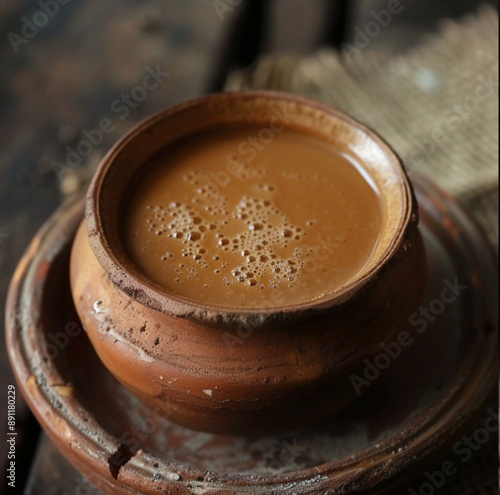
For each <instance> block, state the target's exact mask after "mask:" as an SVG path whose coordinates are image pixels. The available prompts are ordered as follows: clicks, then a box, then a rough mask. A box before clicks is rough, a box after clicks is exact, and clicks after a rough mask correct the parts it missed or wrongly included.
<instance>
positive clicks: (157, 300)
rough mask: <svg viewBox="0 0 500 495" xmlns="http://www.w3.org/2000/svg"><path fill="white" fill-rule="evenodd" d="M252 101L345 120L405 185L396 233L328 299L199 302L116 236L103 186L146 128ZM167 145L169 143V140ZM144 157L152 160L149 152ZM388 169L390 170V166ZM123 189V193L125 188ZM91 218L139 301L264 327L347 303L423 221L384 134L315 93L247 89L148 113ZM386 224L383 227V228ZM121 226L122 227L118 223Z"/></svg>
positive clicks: (126, 141)
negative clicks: (157, 276) (170, 287)
mask: <svg viewBox="0 0 500 495" xmlns="http://www.w3.org/2000/svg"><path fill="white" fill-rule="evenodd" d="M249 100H250V101H252V100H253V101H255V102H257V101H264V102H265V103H266V104H270V103H272V102H275V103H280V104H283V105H286V104H291V105H295V106H296V107H297V108H299V109H300V110H302V111H306V110H307V111H309V112H317V113H318V114H319V115H322V116H324V117H326V118H329V119H333V120H334V121H336V122H337V123H339V124H342V125H344V126H346V125H347V127H349V128H350V130H353V131H356V132H358V133H361V134H362V135H363V138H364V139H366V140H367V141H368V142H369V143H370V144H371V145H372V147H373V146H376V147H377V151H378V152H382V153H383V155H384V156H385V159H387V160H388V161H389V162H390V163H391V165H392V172H393V177H392V178H391V179H395V180H392V181H390V184H391V186H392V185H393V184H396V185H397V186H398V188H399V197H400V208H401V211H400V215H399V218H396V221H397V225H396V226H395V227H394V226H393V230H394V235H392V237H391V238H390V239H389V241H388V242H387V243H386V245H385V247H384V249H383V250H382V252H381V253H379V254H378V256H375V255H373V254H372V256H371V258H370V260H369V262H368V263H367V264H371V266H370V267H369V269H366V270H365V267H366V265H365V267H363V268H362V269H361V270H360V271H358V272H357V273H356V274H355V275H354V276H353V278H351V279H350V280H349V281H348V282H347V283H346V284H344V285H343V286H342V287H340V288H338V289H336V290H335V291H334V292H332V293H329V294H327V295H325V296H324V297H322V298H318V299H316V300H311V301H307V302H304V303H300V304H294V305H286V304H285V305H276V306H273V307H265V308H250V307H246V308H234V307H231V306H225V305H222V304H221V305H219V304H207V303H201V302H197V301H196V300H194V299H189V298H187V297H183V296H180V295H177V294H174V293H170V292H168V291H167V290H166V289H164V288H162V287H161V286H159V285H158V284H156V283H155V282H153V281H152V280H151V279H149V278H148V277H147V276H146V275H144V274H143V273H141V272H140V271H139V270H138V269H137V268H136V267H135V265H134V264H133V262H132V261H131V260H130V258H128V256H127V255H126V254H125V250H124V248H123V244H122V242H121V239H120V236H119V235H110V229H109V224H110V223H111V222H112V220H111V222H110V218H109V215H110V213H109V209H108V208H107V205H108V201H107V198H106V195H107V194H109V193H108V189H109V187H110V186H109V185H108V186H107V187H104V186H103V185H104V184H105V183H106V179H107V177H108V175H109V174H110V171H111V170H113V167H114V166H115V167H116V162H117V159H118V158H119V157H120V156H121V155H122V154H124V153H127V151H128V149H129V148H130V147H131V146H133V145H134V143H135V142H136V141H137V140H138V139H139V138H141V136H144V134H145V133H146V134H152V133H153V130H152V129H154V128H155V127H156V126H158V125H159V124H161V123H163V122H166V121H167V120H168V119H172V118H176V117H179V116H182V114H188V113H190V112H193V110H195V111H196V110H203V109H209V110H210V111H214V110H213V109H215V111H216V106H217V105H219V106H220V105H224V104H226V105H231V104H234V103H235V102H236V103H238V101H242V102H245V101H246V102H248V101H249ZM248 122H250V123H251V122H252V121H251V120H250V121H248ZM219 123H226V124H227V123H228V121H225V120H224V119H223V118H222V119H221V120H220V121H219ZM205 127H208V126H205ZM201 129H203V126H201V127H200V128H199V129H197V130H201ZM309 131H310V132H314V131H313V129H312V128H309ZM192 132H193V130H191V131H188V132H186V133H185V134H184V135H183V136H187V135H189V134H191V133H192ZM181 136H182V135H181ZM183 136H182V137H183ZM174 141H175V139H174ZM164 146H168V143H167V144H166V145H164ZM144 161H147V157H144ZM364 168H365V167H364ZM386 169H387V170H390V169H389V168H387V167H386ZM371 177H372V176H371ZM372 178H373V177H372ZM115 191H116V188H115ZM119 192H121V193H123V191H119ZM379 192H380V194H381V197H382V198H384V195H385V198H387V195H388V191H384V190H381V189H380V188H379ZM117 215H118V214H117ZM85 217H86V221H87V231H88V235H89V242H90V245H91V248H92V250H93V252H94V254H95V256H96V257H97V259H98V261H99V263H100V264H101V266H102V267H103V269H104V271H105V272H106V274H107V275H108V276H109V278H110V279H111V281H112V282H113V283H114V285H115V286H116V287H118V288H119V289H120V290H121V291H122V292H124V293H126V294H127V295H129V296H130V297H131V298H132V299H134V300H135V301H137V302H139V303H140V304H143V305H146V306H148V307H150V308H153V309H156V310H158V311H160V312H163V313H169V314H173V315H176V316H181V317H188V318H192V319H195V320H199V321H204V322H217V323H229V324H234V323H235V322H236V323H237V322H240V323H244V324H250V325H254V326H259V325H261V324H263V323H264V322H268V321H270V320H276V319H279V320H281V319H283V318H287V319H288V318H291V317H298V316H300V315H302V314H304V312H311V311H320V310H327V309H333V308H334V307H337V306H338V305H340V304H343V303H345V302H346V301H348V300H349V299H350V298H352V297H353V296H354V295H355V294H357V293H358V292H359V291H360V290H361V289H363V288H365V287H366V286H367V285H368V284H369V283H370V282H371V281H372V280H373V279H374V278H375V277H376V276H377V274H378V273H379V272H380V271H381V270H382V268H383V267H384V266H385V265H386V264H387V263H388V262H389V261H390V260H391V259H392V258H394V256H395V255H396V254H397V252H398V251H399V250H400V248H401V247H402V246H403V244H404V237H405V232H406V230H407V228H408V227H409V226H410V225H411V224H416V223H417V222H418V213H417V203H416V201H415V197H414V192H413V188H412V186H411V184H410V182H409V179H408V176H407V173H406V170H405V168H404V165H403V162H402V160H401V159H400V157H399V156H398V155H397V153H396V152H395V151H394V149H393V148H392V147H391V146H390V145H389V144H388V143H387V142H386V141H385V140H384V139H383V138H382V137H381V136H379V135H378V134H377V133H376V132H375V131H373V130H372V129H371V128H369V127H368V126H366V125H364V124H362V123H361V122H359V121H358V120H356V119H354V118H352V117H350V116H348V115H347V114H345V113H344V112H341V111H340V110H337V109H335V108H332V107H330V106H328V105H326V104H324V103H321V102H319V101H316V100H314V99H311V98H306V97H302V96H298V95H294V94H286V93H280V92H275V91H245V92H226V93H215V94H210V95H207V96H203V97H200V98H196V99H193V100H189V101H187V102H184V103H181V104H178V105H175V106H173V107H169V108H167V109H164V110H161V111H159V112H157V113H156V114H153V115H152V116H150V117H148V118H146V119H145V120H143V121H142V122H140V123H139V124H137V125H136V126H135V127H134V128H132V129H131V130H130V131H129V132H128V133H127V134H125V135H124V136H123V137H122V138H121V139H120V140H118V142H117V143H116V144H115V145H114V146H113V147H112V148H111V149H110V151H109V152H108V153H107V154H106V155H105V157H104V158H103V160H102V161H101V164H100V166H99V168H98V170H97V172H96V174H95V176H94V178H93V180H92V182H91V185H90V188H89V190H88V194H87V203H86V213H85ZM117 221H118V220H117ZM386 223H387V222H386ZM386 227H387V226H386V225H384V229H385V228H386ZM384 229H382V232H383V231H384ZM117 230H119V228H118V227H117ZM403 248H404V246H403Z"/></svg>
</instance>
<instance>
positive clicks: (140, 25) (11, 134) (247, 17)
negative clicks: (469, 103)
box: [0, 0, 498, 495]
mask: <svg viewBox="0 0 500 495" xmlns="http://www.w3.org/2000/svg"><path fill="white" fill-rule="evenodd" d="M480 3H485V2H477V1H473V0H455V1H453V2H451V1H446V2H445V1H436V0H434V1H433V0H413V1H412V0H401V5H404V7H405V9H404V11H403V12H402V13H401V14H400V15H398V16H397V18H395V19H394V20H393V21H392V22H391V24H390V25H389V26H387V28H385V29H384V30H383V31H382V32H381V34H380V35H379V36H377V37H376V38H375V39H374V40H373V41H372V43H371V44H370V46H368V47H367V48H366V51H367V53H369V51H370V50H378V51H380V50H383V51H384V52H385V53H386V54H387V55H388V56H389V55H392V54H396V53H404V52H405V50H408V49H409V48H411V47H412V46H413V45H414V44H416V43H418V41H419V40H420V39H421V37H422V36H424V35H425V34H426V33H429V32H432V31H433V30H434V29H435V27H436V24H437V21H438V20H439V19H441V18H443V17H449V18H455V19H458V18H460V17H461V16H463V15H464V14H466V13H468V12H472V11H474V10H475V9H476V8H477V7H478V6H479V4H480ZM486 3H490V4H493V5H494V6H495V7H496V8H497V9H498V2H497V1H488V2H486ZM220 4H226V5H227V6H228V9H227V10H226V11H224V12H222V13H221V12H219V13H218V12H217V9H216V8H215V6H214V2H212V0H204V1H200V0H164V1H161V0H142V1H133V0H114V1H112V2H103V1H98V0H86V1H79V0H69V1H68V0H66V4H65V5H59V11H58V12H57V14H55V15H54V16H53V17H51V18H50V19H49V20H48V22H47V23H46V24H44V25H43V26H41V27H39V28H37V32H35V33H33V32H31V33H29V35H30V36H31V35H32V37H31V38H30V39H28V38H27V37H25V40H24V41H22V42H19V38H16V36H22V35H23V31H22V29H23V26H24V25H25V20H24V19H23V18H27V19H28V20H31V19H32V18H33V16H34V15H35V14H36V13H37V12H39V11H40V10H41V7H40V4H39V2H38V1H31V0H3V1H2V3H0V70H1V77H0V206H1V207H0V306H1V308H2V310H3V309H4V301H5V297H6V291H7V287H8V282H9V280H10V278H11V276H12V273H13V271H14V269H15V266H16V264H17V262H18V260H19V258H20V257H21V255H22V253H23V251H24V249H25V248H26V246H27V244H28V243H29V241H30V239H31V238H32V236H33V235H34V233H35V232H36V230H37V229H38V228H39V227H40V226H41V224H42V223H43V221H44V220H45V219H47V218H48V217H49V216H50V214H51V213H52V212H53V211H54V210H55V209H56V208H57V206H58V205H59V203H60V201H61V197H62V196H61V183H60V180H59V178H58V176H57V174H56V173H55V171H54V168H53V163H54V161H57V160H58V161H60V162H63V161H64V157H65V153H66V152H65V147H66V146H68V145H69V146H74V145H75V144H76V143H78V142H79V140H80V139H81V138H82V134H81V133H82V131H83V130H85V129H86V130H90V129H93V128H95V127H97V126H98V124H99V122H100V121H101V119H103V118H106V117H107V118H109V119H111V121H112V122H113V125H114V127H115V129H114V131H113V132H111V133H109V134H106V135H105V136H104V139H103V141H102V143H100V144H99V145H96V146H95V147H94V149H93V150H92V153H91V154H90V156H89V157H88V158H87V161H94V162H97V161H98V160H99V158H100V157H101V156H102V155H103V154H104V153H105V151H106V150H107V149H108V148H109V147H110V146H111V144H112V143H113V142H114V141H116V140H117V139H118V138H119V137H120V136H121V135H123V134H124V133H125V132H126V131H127V130H128V129H130V128H131V127H132V126H133V125H135V124H136V123H137V122H138V121H139V120H141V119H142V118H144V117H145V116H147V115H149V114H151V113H153V112H155V111H157V110H159V109H161V108H163V107H166V106H169V105H172V104H175V103H178V102H181V101H184V100H186V99H189V98H193V97H196V96H199V95H201V94H203V93H207V92H212V91H217V90H221V89H222V88H223V85H224V80H225V77H226V75H227V73H228V71H230V70H231V69H233V68H236V67H246V66H248V65H250V64H252V62H253V61H254V60H255V59H256V58H257V57H258V56H259V55H260V54H262V53H271V54H278V53H295V54H297V53H298V54H307V53H311V52H313V51H314V50H315V49H316V48H317V47H318V46H321V45H331V46H338V45H339V43H341V42H342V41H347V42H350V41H352V39H353V36H354V35H355V28H356V26H363V25H365V24H366V22H367V21H368V20H369V19H370V15H371V14H370V11H371V10H372V9H374V10H380V9H382V8H385V7H386V6H387V1H383V0H382V1H380V0H350V1H348V0H336V1H335V0H267V1H266V0H242V1H241V2H238V1H237V0H231V1H226V0H222V1H221V2H219V5H220ZM219 14H221V15H219ZM35 31H36V30H35ZM13 40H14V42H13ZM16 40H17V42H16ZM158 64H159V67H160V69H161V71H164V72H168V76H166V77H165V78H164V80H163V82H162V83H161V84H160V85H159V86H158V88H157V89H155V90H152V91H151V92H149V93H148V95H147V98H146V99H145V100H144V101H142V102H140V103H138V104H137V106H136V108H130V112H129V114H128V115H127V117H126V118H123V119H122V118H121V117H122V116H123V113H118V112H116V107H113V102H114V101H115V100H116V99H117V98H121V95H122V94H128V93H130V91H131V90H132V88H134V86H136V85H138V84H141V80H142V78H143V76H144V75H145V74H146V72H145V71H146V70H147V67H151V68H155V67H156V66H157V65H158ZM84 170H85V164H84V163H82V165H80V166H78V167H77V168H76V169H75V173H76V174H77V175H76V176H75V177H78V178H80V179H81V178H85V172H84ZM2 314H4V311H2ZM3 333H4V332H3V325H2V335H3ZM2 342H3V340H2ZM9 383H14V379H13V376H12V372H11V370H10V365H9V363H8V360H7V355H6V350H5V345H4V344H2V346H0V397H1V398H2V399H1V400H0V424H1V425H2V426H0V431H4V430H3V428H5V427H6V414H7V407H6V403H7V385H8V384H9ZM4 425H5V427H4ZM17 428H18V434H19V436H18V444H17V450H18V459H17V463H16V465H17V480H18V483H19V486H20V487H21V486H24V489H25V493H26V494H44V495H50V494H54V495H55V494H63V493H66V494H70V493H97V492H96V491H95V492H94V491H90V490H91V489H90V488H88V487H87V486H86V485H82V483H84V482H83V481H82V480H81V478H80V476H79V474H78V473H76V472H75V471H74V470H73V469H72V468H71V467H70V466H69V465H67V463H66V461H65V460H64V459H63V458H62V457H61V456H60V455H59V454H58V453H57V452H56V451H55V449H54V448H53V447H52V445H51V444H50V443H49V442H48V441H47V440H46V438H45V436H44V435H43V434H41V433H40V430H39V428H38V425H37V423H36V421H35V420H34V419H33V417H32V416H31V414H30V413H29V411H28V410H27V408H26V406H25V404H24V403H23V401H22V398H21V397H20V396H19V395H18V397H17ZM4 438H5V437H4ZM0 445H1V447H0V460H1V464H0V465H1V466H2V472H4V473H5V472H6V471H5V470H4V468H5V462H6V444H5V441H4V440H2V441H1V442H0ZM37 449H38V450H37ZM37 452H38V454H37ZM474 463H475V464H476V465H479V464H484V463H489V464H491V469H490V470H488V471H487V473H489V474H488V475H487V478H488V476H489V478H488V479H486V480H485V483H484V486H485V487H488V486H489V487H491V490H492V491H491V492H490V491H488V490H489V489H487V488H485V490H486V491H484V493H494V492H495V491H496V486H497V484H496V483H497V480H496V475H497V456H496V452H495V449H494V448H493V447H491V446H490V447H488V449H482V451H481V452H479V453H477V455H476V458H475V460H474V462H472V461H471V463H469V464H468V466H467V469H473V467H474ZM457 476H458V477H460V476H462V479H463V482H462V484H463V486H464V491H463V493H466V491H465V490H466V484H467V476H471V474H470V473H468V472H466V471H464V472H463V473H459V474H458V475H457ZM6 483H7V482H6V480H4V479H1V480H0V493H1V492H2V490H3V489H5V488H6ZM417 486H418V485H417ZM82 487H84V488H85V490H83V488H82ZM17 493H23V489H22V488H19V490H18V491H17ZM457 493H458V492H457Z"/></svg>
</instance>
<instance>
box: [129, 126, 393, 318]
mask: <svg viewBox="0 0 500 495" xmlns="http://www.w3.org/2000/svg"><path fill="white" fill-rule="evenodd" d="M267 131H268V132H262V128H260V127H257V126H251V125H245V126H243V125H242V126H234V127H232V128H228V127H223V128H214V129H210V130H204V131H203V132H201V133H199V134H195V135H192V136H189V137H187V138H184V139H182V140H181V141H179V142H177V143H174V144H173V145H171V146H169V147H168V148H166V149H165V150H164V152H163V153H162V154H161V155H160V156H158V157H157V158H156V159H155V163H152V164H151V166H150V167H149V166H148V171H147V173H146V174H145V175H144V177H142V178H141V179H140V180H139V182H138V184H137V186H136V187H135V189H134V190H133V192H132V196H131V198H130V201H129V204H128V209H127V211H126V214H125V217H124V223H123V229H122V231H123V241H124V244H125V248H126V251H127V253H128V255H129V257H130V258H131V260H132V261H133V262H134V263H135V265H136V266H137V267H138V269H139V270H140V271H141V272H142V273H144V274H145V275H147V276H148V277H149V278H150V279H151V280H152V281H154V282H156V284H158V285H159V286H161V287H162V288H163V289H164V290H165V291H167V292H169V293H172V294H176V295H179V296H183V297H185V298H189V299H192V300H197V301H198V302H200V303H206V304H216V305H224V306H230V307H233V308H247V307H248V308H265V307H271V306H288V305H292V304H300V303H306V302H308V301H312V300H316V299H319V298H322V297H324V296H325V295H327V294H331V293H333V292H334V291H335V290H336V289H338V288H340V287H342V286H343V285H345V284H346V283H347V282H348V281H349V280H350V279H352V278H353V277H354V276H355V275H356V273H357V272H359V270H360V269H361V268H362V267H363V266H364V265H365V263H366V262H367V261H368V260H369V258H370V256H371V253H372V252H373V250H374V248H375V246H376V244H377V241H378V238H379V234H380V232H381V230H382V225H383V217H384V215H383V209H382V205H381V202H380V198H379V195H378V192H377V191H376V189H375V188H374V186H373V185H372V184H370V183H369V178H368V176H367V175H366V172H364V170H363V168H362V166H361V165H360V164H358V163H357V162H356V160H355V159H353V158H352V157H349V156H347V155H346V154H343V153H341V152H339V151H338V149H336V147H335V146H334V145H332V144H330V143H327V142H324V141H322V140H320V139H319V138H317V137H314V136H313V135H309V134H305V133H303V132H299V131H295V130H293V129H284V130H281V131H279V132H272V131H271V130H270V129H267Z"/></svg>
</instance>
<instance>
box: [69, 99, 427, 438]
mask: <svg viewBox="0 0 500 495" xmlns="http://www.w3.org/2000/svg"><path fill="white" fill-rule="evenodd" d="M277 116H278V117H277ZM279 116H281V117H282V118H286V119H288V120H289V122H290V123H289V125H290V126H292V127H293V128H294V129H296V130H299V131H300V130H303V131H307V132H314V133H315V134H316V135H317V136H318V137H320V138H321V139H324V140H326V141H329V142H333V143H335V144H336V145H337V146H338V147H339V148H341V149H343V150H346V151H348V152H349V153H352V154H354V155H355V156H357V157H358V158H359V160H360V161H361V163H362V164H363V165H364V168H365V170H366V172H367V173H368V175H369V176H370V178H371V180H373V181H374V182H375V184H376V185H377V187H378V189H379V190H380V192H381V200H382V202H383V205H384V208H385V221H384V227H383V229H382V231H381V236H380V241H379V243H378V245H377V247H376V248H375V251H374V253H373V255H372V257H371V259H370V260H369V262H368V263H367V264H366V265H365V267H363V269H362V270H361V271H360V272H359V273H358V274H357V275H356V276H355V277H354V278H353V279H352V280H351V281H349V282H348V283H347V284H346V285H345V286H343V287H341V288H340V289H338V290H336V291H335V292H333V293H331V294H329V295H327V296H325V297H324V298H322V299H320V300H315V301H314V302H310V303H304V304H300V305H294V306H287V305H283V304H281V305H279V304H277V305H276V306H275V307H272V308H266V309H259V310H252V309H242V310H235V309H233V308H229V307H224V306H215V305H204V304H200V303H199V302H197V301H196V300H188V299H186V298H181V297H179V296H175V295H173V294H169V293H167V292H166V291H165V290H164V289H162V288H161V287H159V286H157V285H156V284H154V283H153V282H152V281H150V280H149V279H148V278H146V277H145V276H144V275H143V274H141V273H140V272H139V271H138V270H137V268H136V267H135V266H134V264H133V263H132V262H131V261H130V260H129V258H128V257H127V255H126V254H125V251H124V248H123V245H122V242H121V236H120V222H121V218H122V214H123V208H124V205H126V203H127V200H128V198H129V195H130V190H131V187H132V186H133V184H134V181H135V177H136V176H137V173H138V171H139V170H141V171H142V170H143V168H144V167H147V166H148V163H149V160H150V158H151V157H152V156H153V155H154V154H156V153H157V152H159V151H160V150H161V149H162V148H164V147H165V146H167V145H168V144H169V143H172V142H173V141H175V140H177V139H179V138H181V137H183V136H186V135H188V134H190V133H192V132H195V131H200V130H202V129H204V128H206V127H209V126H211V125H215V124H217V125H228V126H230V125H231V124H233V123H235V122H249V123H253V124H257V125H262V126H268V125H269V123H270V121H272V119H274V118H279ZM85 216H86V222H84V223H83V224H82V225H81V226H80V229H79V231H78V234H77V236H76V239H75V242H74V246H73V250H72V256H71V287H72V293H73V299H74V301H75V305H76V308H77V311H78V314H79V316H80V319H81V321H82V323H83V325H84V327H85V329H86V331H87V333H88V336H89V338H90V340H91V342H92V345H93V346H94V348H95V350H96V351H97V353H98V355H99V357H100V359H101V360H102V362H103V363H104V365H105V366H106V367H107V368H108V369H109V370H110V371H111V373H113V374H114V375H115V376H116V377H117V378H118V379H119V380H120V381H121V382H122V383H123V384H124V385H125V386H126V387H128V388H129V389H130V390H131V391H132V392H133V393H134V394H136V395H137V396H138V397H139V398H140V399H142V400H143V401H144V402H146V403H147V404H148V405H149V406H152V407H154V408H156V409H157V410H158V411H160V412H161V413H162V414H164V415H166V416H168V417H169V418H170V419H172V420H174V421H176V422H178V423H180V424H182V425H185V426H188V427H191V428H195V429H201V430H206V431H211V432H218V433H224V434H233V433H245V434H249V433H254V432H255V433H257V432H262V431H276V430H283V429H291V428H296V427H300V426H303V425H305V424H308V423H311V422H313V421H317V420H321V419H324V418H326V417H328V416H329V415H331V414H332V413H333V412H335V411H337V410H339V409H340V408H342V407H343V406H345V405H346V404H347V403H349V402H350V401H352V400H353V399H354V398H355V397H356V389H355V387H354V386H353V383H352V382H351V379H350V377H351V376H352V374H353V373H355V372H356V371H357V370H359V369H360V367H361V366H362V365H363V361H364V360H365V359H366V358H371V357H373V356H375V355H377V354H378V353H380V351H381V348H380V343H382V342H384V341H385V342H388V341H389V340H390V339H391V337H393V336H394V335H395V334H396V333H399V332H401V331H402V330H404V329H405V327H406V326H408V325H409V323H408V317H409V315H410V314H411V313H412V312H413V311H415V309H416V308H418V305H419V301H420V298H421V294H422V290H423V287H424V283H425V280H423V273H424V272H425V270H424V269H423V267H424V264H425V254H424V251H423V248H422V243H421V239H420V234H419V232H418V228H417V223H418V214H417V205H416V201H415V198H414V195H413V191H412V188H411V186H410V184H409V181H408V178H407V176H406V174H405V171H404V169H403V166H402V164H401V161H400V159H399V158H398V156H397V155H396V154H395V152H394V151H393V150H392V149H391V148H390V147H389V146H388V145H387V143H385V142H384V141H383V140H382V139H381V138H380V137H379V136H378V135H377V134H375V133H374V132H373V131H371V130H370V129H368V128H366V127H365V126H363V125H362V124H360V123H358V122H357V121H355V120H353V119H352V118H350V117H348V116H346V115H344V114H343V113H341V112H339V111H337V110H334V109H332V108H329V107H327V106H325V105H323V104H320V103H318V102H315V101H313V100H308V99H304V98H300V97H297V96H293V95H284V94H278V93H268V92H255V93H226V94H217V95H213V96H209V97H205V98H202V99H198V100H194V101H191V102H188V103H185V104H182V105H179V106H177V107H174V108H171V109H168V110H166V111H163V112H160V113H158V114H156V115H154V116H152V117H151V118H149V119H147V120H146V121H144V122H143V123H141V124H140V125H138V126H137V127H136V128H135V129H133V130H132V131H131V132H130V133H129V134H127V135H126V136H125V137H124V138H123V139H122V140H121V141H120V142H118V143H117V145H116V146H115V147H114V148H113V149H112V150H111V151H110V152H109V153H108V155H107V156H106V157H105V158H104V159H103V161H102V163H101V165H100V167H99V169H98V171H97V174H96V176H95V178H94V180H93V182H92V185H91V187H90V190H89V193H88V199H87V208H86V215H85ZM85 223H86V225H85Z"/></svg>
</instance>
